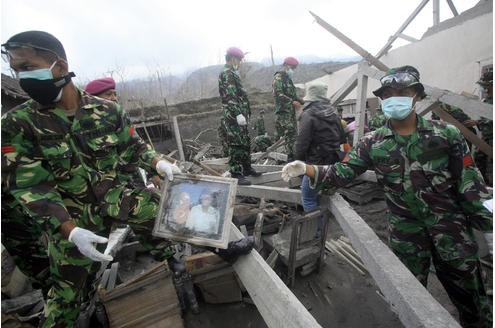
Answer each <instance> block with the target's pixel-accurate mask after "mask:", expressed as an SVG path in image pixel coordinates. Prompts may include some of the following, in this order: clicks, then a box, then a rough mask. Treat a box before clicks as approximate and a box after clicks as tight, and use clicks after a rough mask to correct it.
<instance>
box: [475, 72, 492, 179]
mask: <svg viewBox="0 0 495 328" xmlns="http://www.w3.org/2000/svg"><path fill="white" fill-rule="evenodd" d="M478 84H479V85H480V86H481V87H482V88H484V89H485V91H486V97H485V99H483V102H484V103H487V104H493V72H492V71H487V72H485V73H484V74H483V76H482V77H481V79H480V80H479V81H478ZM476 126H477V127H478V130H480V132H481V139H483V141H484V142H486V143H487V144H489V145H490V146H492V147H493V120H490V119H489V118H486V117H481V118H480V119H479V120H478V121H477V122H476ZM474 160H475V162H476V165H478V167H479V169H480V171H481V173H482V174H483V177H484V178H485V181H486V182H487V183H488V184H489V185H491V186H493V159H492V158H491V157H489V156H488V155H487V154H485V153H484V152H482V151H481V150H479V149H477V150H476V152H475V153H474Z"/></svg>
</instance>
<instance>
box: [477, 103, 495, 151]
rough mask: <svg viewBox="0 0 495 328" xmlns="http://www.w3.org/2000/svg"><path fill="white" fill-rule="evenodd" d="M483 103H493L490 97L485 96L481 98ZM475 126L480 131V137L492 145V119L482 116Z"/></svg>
mask: <svg viewBox="0 0 495 328" xmlns="http://www.w3.org/2000/svg"><path fill="white" fill-rule="evenodd" d="M483 102H484V103H487V104H493V98H492V97H486V98H485V99H483ZM476 126H477V127H478V130H480V132H481V138H482V139H483V141H485V142H486V143H487V144H489V145H490V146H492V145H493V120H491V119H489V118H486V117H484V116H482V117H481V118H480V119H479V120H478V121H477V122H476Z"/></svg>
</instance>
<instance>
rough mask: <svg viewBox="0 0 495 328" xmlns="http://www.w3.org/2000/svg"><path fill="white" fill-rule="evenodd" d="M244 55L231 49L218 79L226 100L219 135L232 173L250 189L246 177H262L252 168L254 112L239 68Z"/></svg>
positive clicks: (219, 87)
mask: <svg viewBox="0 0 495 328" xmlns="http://www.w3.org/2000/svg"><path fill="white" fill-rule="evenodd" d="M243 58H244V53H243V52H242V51H241V50H240V49H238V48H235V47H231V48H229V49H227V53H226V55H225V61H226V64H225V66H224V68H223V70H222V72H221V73H220V76H219V77H218V91H219V92H220V98H221V99H222V118H221V120H220V127H219V129H218V135H219V137H220V140H221V143H222V147H223V150H224V154H226V155H227V156H228V157H229V171H230V173H231V174H232V177H233V178H236V179H237V181H238V183H239V184H240V185H250V184H251V182H250V181H249V180H248V179H246V176H248V175H251V176H259V175H260V174H259V173H257V172H256V171H254V170H253V168H252V167H251V140H250V139H249V132H248V121H249V117H250V116H251V108H250V106H249V100H248V97H247V93H246V90H244V88H243V86H242V84H241V78H240V77H239V73H238V70H239V65H240V63H241V61H242V59H243Z"/></svg>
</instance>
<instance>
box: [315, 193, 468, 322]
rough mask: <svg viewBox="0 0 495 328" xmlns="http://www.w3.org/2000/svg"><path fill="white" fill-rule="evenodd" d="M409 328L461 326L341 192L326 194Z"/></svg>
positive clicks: (324, 202)
mask: <svg viewBox="0 0 495 328" xmlns="http://www.w3.org/2000/svg"><path fill="white" fill-rule="evenodd" d="M321 204H322V205H321V206H322V207H323V206H328V208H329V209H330V211H331V212H332V214H333V215H334V216H335V218H336V219H337V221H338V222H339V224H340V226H341V227H342V229H343V230H344V233H345V234H346V236H348V238H349V239H350V240H351V242H352V246H353V247H354V249H355V250H356V252H357V253H358V254H359V257H360V258H361V260H362V261H363V263H364V264H365V267H366V269H367V270H368V272H369V273H370V275H371V276H372V277H373V279H374V280H375V282H376V284H377V285H378V286H379V287H380V290H381V291H382V293H383V294H384V295H385V298H386V299H387V300H388V302H390V303H391V304H393V305H394V308H395V312H396V313H397V314H398V316H399V319H400V320H401V322H402V324H403V325H404V326H405V327H425V328H427V327H428V328H440V327H442V328H443V327H459V328H460V325H459V323H457V321H456V320H455V319H454V318H453V317H452V316H451V315H450V313H449V312H448V311H447V310H446V309H445V308H443V307H442V306H441V305H440V303H438V301H437V300H435V299H434V298H433V296H431V294H430V293H429V292H428V290H426V288H425V287H424V286H423V285H422V284H421V283H420V282H419V281H418V280H417V279H416V277H414V275H413V274H412V273H411V272H410V271H409V270H408V269H407V268H406V267H405V266H404V264H402V262H401V261H400V260H399V259H398V258H397V256H395V254H394V253H393V252H392V251H391V250H390V249H389V248H388V247H387V246H386V245H385V244H384V243H383V242H382V241H381V240H380V238H378V236H377V235H376V234H375V232H374V231H373V230H372V229H371V228H370V227H369V226H368V225H367V224H366V222H364V221H363V219H362V218H361V217H360V216H359V215H358V214H357V213H356V212H355V211H354V210H353V209H352V208H351V207H350V205H349V203H347V202H346V201H345V200H344V199H343V198H342V196H341V195H339V194H334V195H333V196H330V197H322V200H321Z"/></svg>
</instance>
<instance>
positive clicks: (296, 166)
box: [282, 161, 306, 182]
mask: <svg viewBox="0 0 495 328" xmlns="http://www.w3.org/2000/svg"><path fill="white" fill-rule="evenodd" d="M303 174H306V163H304V162H302V161H294V162H290V163H288V164H286V165H285V166H284V167H283V168H282V179H284V181H287V182H288V181H289V180H290V178H294V177H298V176H300V175H303Z"/></svg>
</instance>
